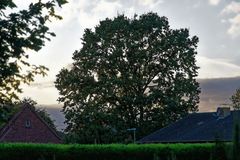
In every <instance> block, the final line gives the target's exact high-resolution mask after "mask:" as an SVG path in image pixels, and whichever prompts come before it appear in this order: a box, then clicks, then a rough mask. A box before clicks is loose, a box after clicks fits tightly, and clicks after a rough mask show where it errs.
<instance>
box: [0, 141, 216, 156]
mask: <svg viewBox="0 0 240 160" xmlns="http://www.w3.org/2000/svg"><path fill="white" fill-rule="evenodd" d="M214 146H215V145H214V144H143V145H142V144H141V145H138V144H135V145H134V144H131V145H124V144H110V145H56V144H22V143H9V144H4V143H2V144H0V160H209V159H211V158H210V157H212V153H213V150H214Z"/></svg>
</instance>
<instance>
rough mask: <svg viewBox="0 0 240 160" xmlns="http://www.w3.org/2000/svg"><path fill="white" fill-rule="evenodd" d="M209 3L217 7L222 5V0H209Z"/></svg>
mask: <svg viewBox="0 0 240 160" xmlns="http://www.w3.org/2000/svg"><path fill="white" fill-rule="evenodd" d="M208 3H209V4H210V5H213V6H216V5H218V4H219V3H220V0H208Z"/></svg>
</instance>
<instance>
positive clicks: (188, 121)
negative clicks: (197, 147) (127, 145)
mask: <svg viewBox="0 0 240 160" xmlns="http://www.w3.org/2000/svg"><path fill="white" fill-rule="evenodd" d="M237 117H240V112H239V111H231V112H230V114H229V115H227V116H226V117H219V116H218V115H217V114H216V112H207V113H193V114H190V115H188V116H186V117H185V118H183V119H181V120H179V121H177V122H175V123H173V124H170V125H168V126H167V127H164V128H162V129H159V130H157V131H156V132H154V133H152V134H150V135H148V136H146V137H144V138H142V139H140V140H139V141H138V143H187V142H190V143H191V142H212V141H216V139H218V140H220V141H231V140H232V136H233V126H234V124H235V121H236V120H237Z"/></svg>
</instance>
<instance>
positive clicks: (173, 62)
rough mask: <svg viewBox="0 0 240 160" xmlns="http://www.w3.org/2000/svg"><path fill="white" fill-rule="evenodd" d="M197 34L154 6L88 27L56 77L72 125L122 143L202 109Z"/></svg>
mask: <svg viewBox="0 0 240 160" xmlns="http://www.w3.org/2000/svg"><path fill="white" fill-rule="evenodd" d="M197 43H198V38H197V37H196V36H192V37H191V36H190V34H189V30H188V29H185V28H181V29H171V28H170V26H169V23H168V19H167V18H166V17H160V16H158V15H157V14H155V13H151V12H150V13H147V14H143V15H140V16H137V15H135V16H134V18H132V19H129V18H128V17H126V16H125V15H118V16H117V17H115V18H113V19H109V18H107V19H105V20H103V21H100V23H99V25H97V26H96V27H95V28H94V30H91V29H86V30H85V32H84V35H83V38H82V47H81V49H80V50H76V51H75V52H74V53H73V60H74V62H73V65H72V68H71V69H65V68H63V69H62V70H61V71H60V73H59V74H58V75H57V80H56V82H55V86H56V88H57V89H58V90H59V93H60V97H59V99H58V100H59V101H60V102H63V103H64V108H63V112H64V113H65V117H66V123H67V125H68V126H67V129H66V131H68V132H69V133H74V134H77V135H78V136H79V141H81V142H82V143H93V142H94V141H95V142H98V143H108V142H114V141H118V142H123V139H124V138H126V136H127V135H128V134H129V133H127V132H128V131H127V129H128V128H137V138H140V137H142V136H144V135H146V134H149V133H151V132H152V131H154V130H156V129H159V128H161V127H163V126H165V125H167V124H169V123H171V122H174V121H176V120H178V119H180V118H181V117H183V116H186V114H188V113H189V112H195V111H197V110H198V106H197V104H198V102H199V93H200V88H199V84H198V82H196V76H197V74H198V73H197V70H198V67H197V66H196V59H195V56H196V54H197V51H196V48H197Z"/></svg>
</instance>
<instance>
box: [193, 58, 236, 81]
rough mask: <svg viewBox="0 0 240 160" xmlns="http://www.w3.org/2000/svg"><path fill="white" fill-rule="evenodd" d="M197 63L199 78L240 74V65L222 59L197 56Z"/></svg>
mask: <svg viewBox="0 0 240 160" xmlns="http://www.w3.org/2000/svg"><path fill="white" fill-rule="evenodd" d="M197 65H198V66H200V69H199V76H198V77H199V78H219V77H236V76H240V66H238V65H235V64H231V63H230V62H228V61H226V60H223V59H213V58H208V57H203V56H197Z"/></svg>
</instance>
